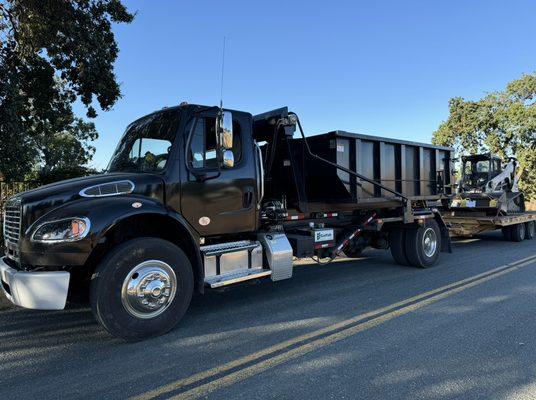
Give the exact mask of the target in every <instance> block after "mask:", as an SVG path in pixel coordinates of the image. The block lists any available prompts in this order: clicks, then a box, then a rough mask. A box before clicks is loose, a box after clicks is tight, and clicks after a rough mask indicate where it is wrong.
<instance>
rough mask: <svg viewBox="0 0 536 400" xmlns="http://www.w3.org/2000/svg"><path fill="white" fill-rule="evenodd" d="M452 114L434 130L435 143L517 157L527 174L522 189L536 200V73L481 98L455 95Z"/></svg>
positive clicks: (459, 151) (459, 149)
mask: <svg viewBox="0 0 536 400" xmlns="http://www.w3.org/2000/svg"><path fill="white" fill-rule="evenodd" d="M449 109H450V115H449V118H448V119H447V121H444V122H442V123H441V125H440V126H439V128H438V129H437V131H435V132H434V134H433V138H432V142H433V143H434V144H439V145H445V146H454V148H455V150H456V152H457V153H458V154H467V153H471V152H492V153H495V154H498V155H500V156H501V157H503V158H506V157H510V156H515V157H517V159H518V160H519V162H520V166H521V168H524V169H525V173H524V175H523V176H522V178H521V182H520V188H521V190H523V191H524V192H525V194H526V196H528V197H530V198H532V199H535V198H536V187H535V186H534V182H535V181H536V74H535V75H523V76H522V77H521V78H520V79H516V80H514V81H512V82H510V83H509V84H508V85H507V87H506V89H505V90H502V91H497V92H492V93H490V94H488V95H486V96H485V97H483V98H482V99H480V100H478V101H469V100H465V99H463V98H462V97H454V98H452V99H451V100H450V102H449Z"/></svg>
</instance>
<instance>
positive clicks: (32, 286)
mask: <svg viewBox="0 0 536 400" xmlns="http://www.w3.org/2000/svg"><path fill="white" fill-rule="evenodd" d="M69 279H70V274H69V273H68V272H65V271H51V272H47V271H45V272H41V271H39V272H32V271H18V270H16V269H14V268H12V267H10V266H9V265H8V264H7V263H6V262H5V260H4V258H0V286H2V289H3V290H4V293H5V295H6V297H7V298H8V299H9V301H11V302H12V303H13V304H15V305H17V306H21V307H24V308H31V309H35V310H63V309H64V308H65V302H66V301H67V291H68V289H69Z"/></svg>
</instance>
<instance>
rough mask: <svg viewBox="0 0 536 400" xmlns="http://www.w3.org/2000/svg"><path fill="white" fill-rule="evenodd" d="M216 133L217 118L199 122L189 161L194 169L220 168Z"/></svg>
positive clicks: (196, 126)
mask: <svg viewBox="0 0 536 400" xmlns="http://www.w3.org/2000/svg"><path fill="white" fill-rule="evenodd" d="M192 123H193V122H192ZM215 131H216V118H211V117H206V118H199V119H198V120H197V123H196V124H195V131H194V132H193V134H192V139H191V144H190V154H189V160H190V165H191V166H192V168H218V155H217V152H216V132H215Z"/></svg>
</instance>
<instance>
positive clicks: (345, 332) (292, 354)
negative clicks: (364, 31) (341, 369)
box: [135, 255, 536, 400]
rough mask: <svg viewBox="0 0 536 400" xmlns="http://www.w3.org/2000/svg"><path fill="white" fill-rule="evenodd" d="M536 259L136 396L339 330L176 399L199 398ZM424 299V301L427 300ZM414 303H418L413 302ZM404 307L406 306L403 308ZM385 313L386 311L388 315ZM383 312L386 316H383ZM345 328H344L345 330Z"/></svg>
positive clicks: (159, 392)
mask: <svg viewBox="0 0 536 400" xmlns="http://www.w3.org/2000/svg"><path fill="white" fill-rule="evenodd" d="M534 262H536V255H533V256H530V257H526V258H524V259H521V260H517V261H515V262H512V263H510V264H506V265H502V266H500V267H497V268H494V269H492V270H489V271H486V272H483V273H480V274H477V275H474V276H472V277H469V278H466V279H462V280H460V281H457V282H454V283H451V284H449V285H445V286H442V287H440V288H437V289H434V290H430V291H428V292H426V293H422V294H419V295H417V296H413V297H411V298H408V299H405V300H402V301H400V302H397V303H394V304H391V305H389V306H385V307H381V308H378V309H376V310H374V311H370V312H367V313H364V314H360V315H357V316H355V317H353V318H350V319H347V320H344V321H341V322H338V323H336V324H333V325H329V326H327V327H325V328H321V329H318V330H315V331H312V332H309V333H306V334H304V335H300V336H298V337H295V338H292V339H289V340H286V341H283V342H281V343H278V344H276V345H273V346H270V347H267V348H265V349H263V350H260V351H258V352H255V353H252V354H250V355H247V356H244V357H241V358H238V359H236V360H233V361H231V362H228V363H226V364H223V365H220V366H217V367H214V368H211V369H208V370H206V371H203V372H200V373H197V374H194V375H192V376H190V377H188V378H184V379H181V380H177V381H175V382H172V383H169V384H167V385H165V386H161V387H159V388H157V389H155V390H152V391H149V392H146V393H144V394H142V395H140V396H136V397H135V399H139V400H141V399H151V398H154V397H157V396H161V395H164V394H166V393H170V392H173V391H176V390H178V389H180V388H182V387H184V386H188V385H192V384H194V383H196V382H200V381H202V380H205V379H208V378H211V377H213V376H216V375H220V374H223V373H225V372H227V371H229V370H231V369H234V368H237V367H240V366H243V365H245V364H248V363H251V362H253V361H256V360H258V359H260V358H263V357H266V356H269V355H270V354H273V353H276V352H278V351H281V350H284V349H286V348H288V347H291V346H294V345H297V344H299V343H300V342H303V341H306V340H310V339H315V338H316V337H318V336H322V335H326V334H329V333H330V332H333V331H338V332H335V333H331V334H329V335H327V336H323V337H322V338H320V339H316V340H314V341H311V342H309V343H306V344H303V345H301V346H298V347H296V348H293V349H291V350H288V351H286V352H284V353H282V354H278V355H276V356H273V357H271V358H268V359H266V360H263V361H259V362H258V363H256V364H254V365H251V366H249V367H246V368H243V369H241V370H239V371H235V372H232V373H230V374H228V375H225V376H223V377H221V378H219V379H215V380H213V381H211V382H208V383H206V384H203V385H200V386H198V387H195V388H193V389H190V390H188V391H186V392H184V393H181V394H179V395H177V396H175V397H173V398H175V399H182V398H192V397H197V396H201V395H205V394H207V393H210V392H213V391H214V390H216V389H218V388H221V387H224V386H228V385H231V384H232V383H235V382H238V381H240V380H243V379H246V378H248V377H250V376H253V375H256V374H258V373H260V372H263V371H265V370H267V369H270V368H273V367H274V366H277V365H279V364H281V363H283V362H286V361H288V360H290V359H293V358H296V357H298V356H301V355H303V354H307V353H309V352H310V351H313V350H316V349H318V348H320V347H323V346H326V345H328V344H331V343H334V342H337V341H339V340H342V339H344V338H346V337H348V336H352V335H355V334H356V333H359V332H362V331H364V330H366V329H370V328H372V327H374V326H377V325H380V324H382V323H384V322H386V321H389V320H391V319H393V318H396V317H398V316H401V315H404V314H407V313H409V312H412V311H415V310H417V309H419V308H422V307H424V306H426V305H429V304H431V303H434V302H436V301H439V300H441V299H444V298H445V297H448V296H452V295H453V294H456V293H459V292H461V291H463V290H466V289H469V288H471V287H473V286H476V285H479V284H482V283H484V282H487V281H489V280H491V279H495V278H497V277H499V276H502V275H504V274H506V273H509V272H512V271H514V270H517V269H519V268H522V267H525V266H527V265H530V264H532V263H534ZM423 299H424V300H423ZM410 303H414V304H410ZM400 307H402V308H400ZM384 313H385V314H384ZM380 314H383V315H380ZM369 318H372V319H370V320H368V321H366V322H364V323H361V324H359V325H357V326H351V325H354V324H356V323H357V322H360V321H363V320H366V319H369ZM341 329H342V330H341Z"/></svg>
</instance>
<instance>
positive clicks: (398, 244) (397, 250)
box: [389, 228, 409, 265]
mask: <svg viewBox="0 0 536 400" xmlns="http://www.w3.org/2000/svg"><path fill="white" fill-rule="evenodd" d="M389 247H390V248H391V255H392V256H393V259H394V260H395V262H396V263H397V264H400V265H409V261H408V257H407V256H406V229H404V228H394V229H391V232H390V233H389Z"/></svg>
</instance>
